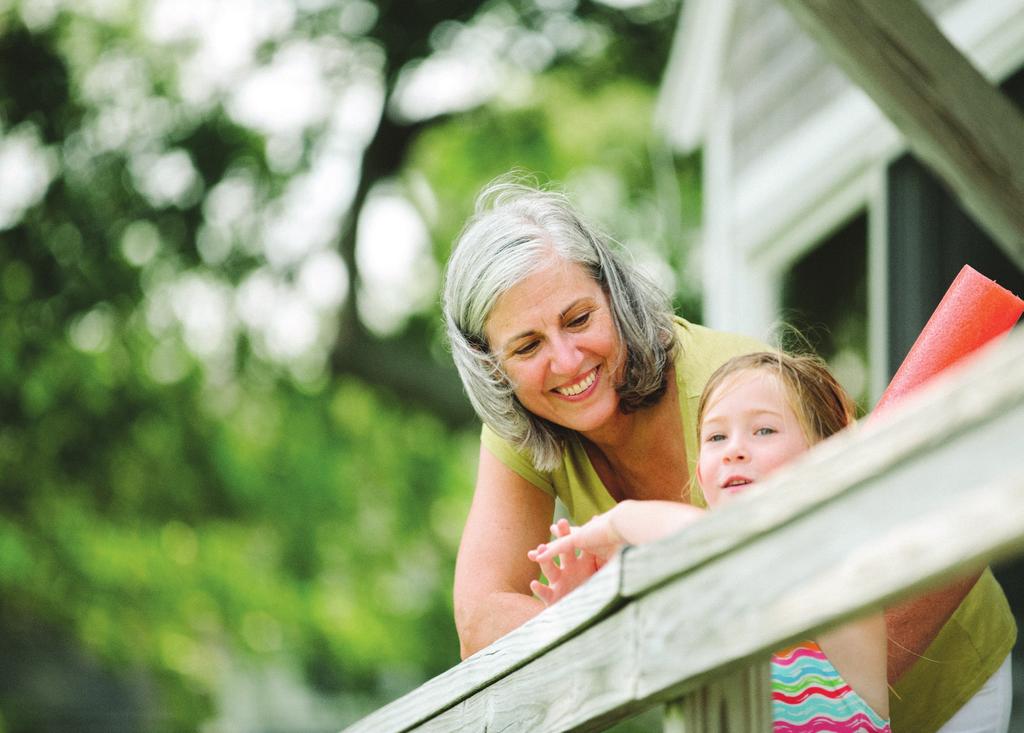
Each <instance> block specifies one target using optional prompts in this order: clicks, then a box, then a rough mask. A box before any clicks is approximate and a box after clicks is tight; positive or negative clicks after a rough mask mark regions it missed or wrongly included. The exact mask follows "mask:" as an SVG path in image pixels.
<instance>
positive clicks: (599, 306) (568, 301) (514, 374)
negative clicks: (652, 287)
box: [484, 254, 622, 434]
mask: <svg viewBox="0 0 1024 733" xmlns="http://www.w3.org/2000/svg"><path fill="white" fill-rule="evenodd" d="M484 333H485V335H486V336H487V341H488V343H489V344H490V347H491V349H492V351H493V352H494V353H495V354H496V355H497V356H498V358H499V359H500V361H501V364H502V367H503V368H504V370H505V373H506V374H507V375H508V376H509V378H510V379H511V381H512V384H513V386H514V388H515V392H516V397H518V398H519V401H520V402H521V403H522V405H523V407H525V408H526V409H527V410H529V411H530V412H532V413H533V414H534V415H536V416H537V417H541V418H544V419H546V420H549V421H550V422H553V423H556V424H557V425H561V426H563V427H566V428H569V429H571V430H576V431H577V432H581V433H584V434H585V433H588V432H590V431H593V430H598V429H600V428H601V427H603V426H604V425H605V424H606V423H607V422H608V421H609V419H611V418H612V417H613V416H614V415H616V414H618V404H619V396H618V394H617V393H616V392H615V385H616V383H617V379H616V378H617V372H618V371H619V367H620V366H621V364H622V359H621V356H620V352H621V349H620V344H619V338H618V334H617V332H616V329H615V324H614V322H613V320H612V314H611V309H610V307H609V304H608V298H607V297H606V295H605V293H604V291H603V290H602V289H601V286H600V285H599V284H598V283H597V282H595V281H594V280H593V278H591V277H590V276H589V275H588V274H587V272H586V271H585V270H584V269H583V268H582V267H581V266H580V265H577V264H575V263H570V262H566V261H565V260H562V259H561V258H559V257H558V256H557V255H555V254H552V255H551V261H550V264H545V265H543V266H541V267H540V268H538V269H537V270H535V271H534V272H533V273H532V274H530V275H528V276H527V277H525V278H523V280H521V281H520V282H519V283H517V284H516V285H514V286H512V287H511V288H509V289H508V290H507V291H505V292H504V293H503V294H502V295H501V297H499V298H498V301H497V302H496V303H495V305H494V308H493V309H492V310H491V313H490V315H489V316H488V318H487V323H486V325H485V327H484Z"/></svg>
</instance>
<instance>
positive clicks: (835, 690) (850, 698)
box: [772, 641, 892, 733]
mask: <svg viewBox="0 0 1024 733" xmlns="http://www.w3.org/2000/svg"><path fill="white" fill-rule="evenodd" d="M772 716H773V720H774V723H775V727H774V730H775V733H826V732H827V733H892V731H891V729H890V728H889V722H888V721H886V720H885V719H883V718H880V717H879V716H878V715H877V714H876V713H875V711H874V710H872V709H871V706H870V705H868V704H867V703H866V702H864V699H863V698H861V696H860V695H858V694H857V693H856V692H855V691H854V690H853V689H852V688H851V687H850V686H849V685H848V684H847V683H846V680H844V679H843V678H842V677H840V676H839V672H838V671H837V670H836V668H835V667H833V666H832V663H831V662H830V661H828V657H826V656H825V654H824V652H822V651H821V648H820V647H819V646H818V645H817V644H815V643H814V642H813V641H805V642H802V643H800V644H797V645H796V646H792V647H789V648H788V649H783V650H781V651H779V652H776V653H775V654H774V655H773V656H772Z"/></svg>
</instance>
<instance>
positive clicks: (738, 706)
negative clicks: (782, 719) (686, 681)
mask: <svg viewBox="0 0 1024 733" xmlns="http://www.w3.org/2000/svg"><path fill="white" fill-rule="evenodd" d="M770 666H771V665H770V664H769V663H768V662H767V661H762V662H756V663H754V664H750V665H747V666H745V667H741V668H739V669H737V670H735V671H734V672H732V673H730V674H728V675H726V676H725V677H720V678H718V679H716V680H713V681H711V682H709V683H708V684H706V685H705V686H704V687H701V688H700V689H698V690H694V691H693V692H691V693H690V694H688V695H685V696H683V697H681V698H679V699H678V700H673V701H672V702H669V703H667V704H666V705H665V714H664V728H663V729H664V731H665V733H770V731H771V729H772V705H771V695H772V682H771V669H770Z"/></svg>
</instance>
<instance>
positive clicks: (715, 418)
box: [697, 369, 808, 507]
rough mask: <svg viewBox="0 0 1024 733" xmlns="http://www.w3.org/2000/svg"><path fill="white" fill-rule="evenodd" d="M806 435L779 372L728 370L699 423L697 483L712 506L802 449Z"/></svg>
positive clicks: (767, 472) (804, 445) (745, 487)
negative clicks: (734, 371)
mask: <svg viewBox="0 0 1024 733" xmlns="http://www.w3.org/2000/svg"><path fill="white" fill-rule="evenodd" d="M807 448H808V443H807V437H806V436H805V435H804V431H803V429H802V428H801V426H800V422H799V420H798V419H797V417H796V415H795V414H794V413H793V409H792V408H791V407H790V405H789V400H788V399H787V397H786V390H785V387H784V386H783V385H782V383H781V381H780V380H779V378H778V376H776V375H775V374H772V373H771V372H770V371H768V370H764V369H747V370H744V371H741V372H737V373H736V374H732V375H730V376H728V377H726V379H725V380H724V381H723V382H722V383H721V384H720V385H718V387H716V388H715V391H714V392H713V393H712V394H711V396H710V398H709V399H708V402H707V407H706V408H705V412H704V419H703V422H702V423H701V426H700V460H699V461H698V463H697V480H698V481H700V485H701V489H702V490H703V491H704V497H705V498H706V499H707V502H708V506H710V507H716V506H718V504H720V503H721V502H722V501H723V500H726V499H727V498H728V497H729V496H731V495H732V494H737V493H740V492H742V491H744V490H746V489H747V487H749V486H750V485H751V484H754V483H756V482H758V481H760V480H762V479H764V478H765V477H766V476H767V475H768V474H770V473H771V472H772V471H774V470H775V469H776V468H778V467H779V466H781V465H782V464H784V463H786V462H787V461H789V460H790V459H792V458H793V457H794V456H796V455H798V454H800V453H802V452H803V451H805V450H807Z"/></svg>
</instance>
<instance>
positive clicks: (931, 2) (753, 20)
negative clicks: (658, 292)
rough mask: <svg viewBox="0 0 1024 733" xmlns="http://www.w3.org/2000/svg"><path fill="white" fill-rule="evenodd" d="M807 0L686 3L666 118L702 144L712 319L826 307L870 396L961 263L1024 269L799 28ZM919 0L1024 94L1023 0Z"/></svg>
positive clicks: (763, 329)
mask: <svg viewBox="0 0 1024 733" xmlns="http://www.w3.org/2000/svg"><path fill="white" fill-rule="evenodd" d="M847 1H848V2H849V0H847ZM889 1H890V2H891V3H894V4H895V6H901V5H902V6H906V5H907V4H908V3H913V1H914V0H889ZM801 2H803V0H786V1H782V0H685V2H684V3H683V10H682V15H681V18H680V24H679V29H678V32H677V36H676V39H675V43H674V47H673V50H672V53H671V57H670V61H669V66H668V69H667V71H666V75H665V79H664V82H663V87H662V89H661V95H660V100H659V106H658V112H657V124H658V127H659V129H660V130H661V131H662V132H663V134H664V136H665V137H666V138H667V140H668V141H669V143H670V144H671V146H672V147H673V148H674V149H675V150H677V151H678V152H680V153H692V152H694V151H696V150H700V151H701V152H702V160H703V186H704V211H703V226H702V232H701V236H700V242H701V247H700V259H701V268H702V276H701V277H702V282H703V287H704V321H705V323H707V324H708V325H710V326H713V327H717V328H722V329H729V330H735V331H742V332H747V333H750V334H753V335H756V336H760V337H764V336H766V334H767V332H768V331H769V329H770V327H771V326H772V325H773V324H775V323H776V322H777V320H778V319H779V318H780V314H781V316H782V317H786V316H788V315H789V309H797V310H803V311H807V310H810V311H812V313H810V314H809V315H810V318H811V319H812V320H813V321H817V322H820V323H822V325H824V326H826V328H827V329H830V330H832V331H834V333H833V334H832V336H831V339H832V344H831V351H832V352H833V353H831V354H829V356H830V357H833V358H834V359H835V358H836V357H838V362H834V364H833V365H834V366H835V367H836V368H837V369H838V371H840V374H841V376H842V377H844V378H845V381H847V382H848V384H847V386H848V387H851V388H852V390H853V391H854V392H859V393H860V394H861V396H862V398H866V399H870V398H873V397H876V396H877V395H878V394H879V393H880V392H881V390H882V389H883V388H884V386H885V384H886V383H887V382H888V378H889V377H890V376H891V374H892V372H893V371H894V370H895V368H896V367H897V366H898V365H899V362H900V361H901V360H902V357H903V355H904V354H905V353H906V351H907V349H908V348H909V346H910V344H911V343H912V342H913V339H914V338H915V337H916V335H917V333H918V332H919V330H920V328H921V326H922V325H923V324H924V321H925V320H926V319H927V316H928V315H929V314H930V313H931V310H932V309H933V308H934V306H935V304H936V303H937V302H938V300H939V298H940V297H941V295H942V293H943V292H944V291H945V288H946V287H947V286H948V284H949V282H950V281H951V280H952V279H953V277H954V276H955V274H956V273H957V272H958V271H959V269H960V267H961V266H962V265H963V264H965V263H967V264H971V265H972V266H973V267H975V268H976V269H978V270H979V271H981V272H982V273H984V274H986V275H988V276H989V277H991V278H993V279H995V280H996V281H997V282H1000V283H1001V284H1003V285H1005V286H1006V287H1009V288H1010V289H1011V290H1015V291H1016V292H1017V293H1018V294H1021V293H1024V274H1022V272H1021V267H1020V266H1019V265H1015V264H1014V259H1013V258H1012V257H1008V256H1007V254H1006V252H1005V247H1004V248H1003V250H1000V249H999V248H998V247H996V246H995V245H994V244H993V241H992V240H991V239H990V238H989V235H988V234H987V233H986V230H984V229H983V228H982V227H979V226H978V225H977V224H975V223H974V219H973V218H972V217H971V216H968V215H967V214H965V213H964V212H963V209H962V208H961V206H960V205H959V204H958V202H957V199H956V198H954V197H953V196H952V195H951V194H950V193H948V192H947V187H946V186H945V185H944V184H941V183H939V182H938V179H937V178H936V177H935V176H933V174H932V173H931V172H930V171H929V170H928V169H926V168H925V167H923V166H922V165H921V164H920V163H919V162H918V160H917V159H916V158H915V156H913V155H912V154H910V153H909V152H908V150H909V149H911V148H914V146H913V145H908V139H909V138H908V136H907V135H905V134H904V133H901V129H902V130H905V129H906V128H905V127H903V126H900V127H899V128H898V127H897V126H896V125H895V124H893V123H892V122H890V120H889V118H888V117H887V116H886V115H885V114H883V112H882V111H880V109H879V107H878V106H876V104H875V102H873V101H872V99H873V97H869V96H868V94H866V93H865V92H864V91H862V90H861V88H860V87H859V86H857V85H855V84H854V83H853V82H852V81H850V79H849V78H848V77H847V76H846V74H845V73H844V71H842V70H840V68H839V67H838V66H836V65H835V64H834V63H832V62H831V61H830V60H829V56H828V55H827V54H826V51H825V50H824V48H823V46H822V45H821V44H820V43H819V41H817V40H816V39H815V38H812V37H811V35H809V34H808V33H807V32H806V31H805V30H803V28H802V27H801V26H800V25H798V23H797V21H796V20H795V18H794V15H793V13H792V12H791V11H792V10H793V7H792V6H794V5H799V4H800V3H801ZM804 4H805V5H808V6H809V5H810V4H809V3H804ZM824 4H827V3H819V5H824ZM850 4H851V5H861V4H865V5H870V4H871V3H870V2H864V3H862V2H854V3H850ZM787 5H789V6H790V7H787ZM920 5H921V7H922V8H923V9H924V10H925V11H926V13H928V15H930V16H931V17H932V18H933V19H934V21H935V23H936V24H937V25H938V27H939V28H940V29H941V31H942V33H943V34H944V35H945V36H946V38H948V39H949V41H951V42H952V44H953V45H954V46H955V47H956V48H957V49H959V51H960V52H961V53H962V55H963V56H964V57H966V59H968V60H969V61H970V63H971V64H972V65H973V66H974V67H975V68H976V69H977V70H978V71H980V72H981V74H982V75H983V76H984V77H986V78H987V79H988V80H989V81H990V82H991V83H992V85H994V86H1001V87H1002V89H1003V92H1004V93H1005V94H1006V95H1007V96H1009V97H1010V98H1011V99H1014V100H1015V101H1016V103H1017V105H1019V106H1024V0H921V2H920ZM808 12H817V11H808ZM885 12H888V10H886V11H885ZM896 12H898V11H896ZM860 51H861V52H862V53H866V54H873V53H882V51H881V50H878V49H873V48H867V49H863V48H862V49H860ZM899 61H900V60H897V62H899ZM976 86H985V85H984V84H977V85H976ZM982 122H984V119H982ZM1022 129H1024V126H1022ZM910 141H911V142H912V140H910ZM1008 157H1013V156H1012V155H1011V156H1008ZM1020 160H1021V161H1024V149H1021V150H1020ZM1018 166H1019V164H1018ZM1020 170H1021V169H1020V168H1019V167H1018V169H1017V171H1018V173H1019V172H1020ZM1018 180H1020V179H1018ZM1021 208H1022V209H1024V201H1021ZM1019 241H1020V242H1022V243H1024V236H1021V237H1019ZM1021 261H1022V260H1021V259H1019V258H1018V259H1017V260H1016V262H1018V263H1019V262H1021ZM822 303H825V304H830V305H828V306H826V305H822ZM819 311H820V312H819ZM825 350H826V351H828V350H829V349H827V348H826V349H825ZM851 353H852V354H853V355H854V356H855V357H856V358H854V359H852V360H851ZM858 361H859V362H860V363H861V365H862V368H860V369H859V372H860V373H859V374H858V363H857V362H858ZM858 381H863V384H857V382H858ZM850 382H852V384H851V383H850Z"/></svg>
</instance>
